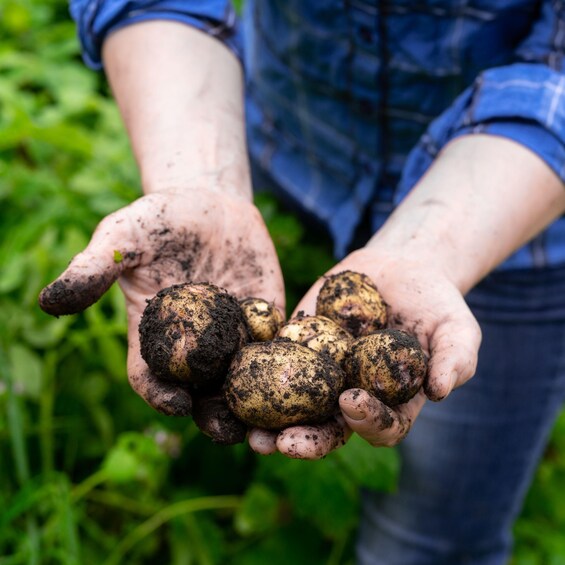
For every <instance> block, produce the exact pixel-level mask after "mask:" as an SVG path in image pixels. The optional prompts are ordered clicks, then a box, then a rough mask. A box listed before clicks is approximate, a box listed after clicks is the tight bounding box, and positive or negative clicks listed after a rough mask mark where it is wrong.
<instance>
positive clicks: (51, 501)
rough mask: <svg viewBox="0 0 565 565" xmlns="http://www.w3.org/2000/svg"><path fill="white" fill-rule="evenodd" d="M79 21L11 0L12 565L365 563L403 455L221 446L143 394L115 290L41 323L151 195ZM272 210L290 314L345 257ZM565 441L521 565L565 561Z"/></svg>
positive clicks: (0, 552)
mask: <svg viewBox="0 0 565 565" xmlns="http://www.w3.org/2000/svg"><path fill="white" fill-rule="evenodd" d="M67 11H68V8H67V4H66V2H65V1H64V0H46V1H44V0H42V1H40V0H17V1H16V0H4V1H3V2H2V3H0V21H1V22H2V32H3V33H2V36H1V37H0V265H1V269H0V461H2V465H0V505H1V508H2V512H1V513H0V565H8V564H10V565H19V564H33V565H36V564H41V565H51V564H65V565H74V564H82V563H102V564H104V563H105V564H112V563H124V562H125V563H128V564H130V565H136V564H148V563H155V562H163V563H171V564H172V565H191V564H197V565H201V564H202V565H213V564H219V563H234V564H236V565H254V564H257V565H259V564H260V565H263V564H264V563H266V562H268V563H270V564H271V565H277V564H279V563H280V564H281V565H283V564H284V565H286V564H287V563H296V564H302V563H304V564H312V563H328V564H332V565H337V564H343V563H348V562H352V540H353V535H354V530H355V526H356V522H357V515H358V507H359V489H360V487H366V488H373V489H384V490H390V489H393V488H394V486H395V482H396V476H397V472H398V465H399V461H398V457H397V453H396V451H395V450H390V449H377V450H375V449H371V448H369V447H368V446H367V445H365V444H364V443H363V442H362V441H361V440H360V439H359V438H357V437H354V438H353V439H352V440H351V441H350V442H349V443H348V444H347V445H346V446H345V447H344V448H343V449H341V450H339V451H337V452H335V453H332V454H331V455H330V456H328V457H327V458H326V459H324V460H322V461H317V462H303V461H294V460H288V459H285V458H283V457H280V456H272V457H267V458H265V457H259V456H256V455H254V454H253V453H251V452H250V451H249V449H248V447H247V446H246V445H239V446H234V447H231V448H225V447H218V446H215V445H213V444H212V443H211V442H210V441H209V440H208V439H207V438H205V437H204V436H202V435H201V434H200V433H199V432H198V431H197V429H196V428H195V426H194V424H193V423H192V421H191V420H190V419H171V418H166V417H163V416H160V415H158V414H156V413H155V412H154V411H152V410H151V409H150V408H148V407H147V406H146V405H145V404H144V403H143V401H141V400H140V399H139V398H138V397H137V396H136V395H135V394H133V393H132V391H131V390H130V388H129V385H128V383H127V378H126V374H125V366H126V314H125V306H124V302H123V299H122V296H121V294H120V292H119V290H118V288H117V287H113V288H112V289H111V290H110V291H109V292H108V293H107V294H106V296H105V297H104V298H103V299H102V300H101V301H100V302H99V303H97V304H96V305H94V306H93V307H91V308H90V309H89V310H87V311H86V312H85V313H83V314H81V315H77V316H73V317H63V318H60V319H55V318H51V317H49V316H47V315H46V314H44V313H42V312H41V311H40V310H39V308H38V306H37V295H38V293H39V291H40V290H41V288H42V287H43V286H44V285H45V284H46V283H48V282H50V281H51V280H52V279H53V278H54V277H55V276H57V275H58V274H59V273H60V272H61V271H62V270H63V269H64V267H65V266H66V265H67V263H68V261H69V259H70V257H72V256H73V255H74V254H76V253H77V252H79V251H80V250H81V249H83V248H84V246H85V245H86V244H87V242H88V239H89V237H90V234H91V233H92V230H93V229H94V227H95V226H96V224H97V222H98V221H99V220H100V219H101V218H102V217H103V216H104V215H105V214H107V213H109V212H111V211H113V210H115V209H117V208H119V207H121V206H123V205H125V204H127V203H129V202H131V201H132V200H133V199H134V198H136V197H137V196H138V195H139V189H138V186H139V179H138V174H137V171H136V168H135V165H134V162H133V159H132V156H131V152H130V149H129V144H128V141H127V139H126V137H125V134H124V131H123V127H122V124H121V120H120V117H119V115H118V111H117V109H116V107H115V104H114V103H113V101H112V100H111V99H110V98H109V97H108V94H107V86H106V85H105V83H104V80H103V78H102V77H101V76H100V75H97V74H95V73H92V72H91V71H89V70H87V69H86V68H85V67H84V66H83V64H82V62H81V61H80V56H79V49H78V44H77V41H76V38H75V29H74V24H73V23H72V22H71V21H70V18H69V16H68V13H67ZM257 202H258V205H259V207H260V209H261V211H262V213H263V215H264V217H265V219H266V221H267V224H268V227H269V230H270V232H271V234H272V236H273V239H274V241H275V243H276V246H277V250H278V252H279V256H280V259H281V263H282V266H283V270H284V272H285V277H286V280H287V283H288V302H289V309H291V308H292V307H294V305H295V304H296V303H297V301H298V299H299V298H300V296H301V295H302V293H303V292H304V291H305V290H306V289H307V288H308V287H309V286H310V284H311V283H312V281H313V280H314V279H315V278H316V277H318V276H320V275H322V274H323V273H324V272H325V271H326V270H327V269H328V268H329V267H330V266H331V265H332V258H331V253H330V246H329V243H328V242H327V241H321V240H319V239H317V238H316V237H314V236H312V234H308V233H307V232H306V231H305V229H304V227H303V226H302V225H301V223H300V222H299V221H298V220H297V219H296V218H295V217H294V216H293V215H291V214H289V213H288V212H285V211H284V210H283V208H282V206H281V205H280V204H279V203H277V202H276V201H275V200H274V199H273V198H271V197H269V196H267V195H261V196H259V197H258V201H257ZM121 259H122V258H121V256H120V255H119V254H117V255H116V256H115V260H116V261H118V262H119V261H120V260H121ZM564 438H565V420H564V419H562V420H561V421H560V424H559V426H558V427H557V428H556V430H555V433H554V439H553V442H552V444H551V447H550V449H549V450H548V453H547V456H546V458H545V459H544V461H543V463H542V466H541V468H540V471H539V473H538V479H537V481H536V484H535V485H534V487H533V489H532V491H531V494H530V497H529V498H528V501H527V503H526V507H525V511H524V514H523V517H522V518H521V520H520V521H519V522H518V525H517V528H516V531H517V534H518V540H517V552H516V558H515V563H517V564H520V565H526V564H530V563H531V564H541V563H544V564H545V563H555V564H557V563H562V562H563V561H564V559H565V549H564V546H563V540H562V536H561V535H560V534H561V532H563V531H564V530H565V515H564V510H563V508H564V507H565V506H564V505H563V504H562V503H561V501H562V500H563V494H562V493H563V492H565V489H564V487H565V484H563V483H564V476H565V473H564V472H563V471H564V467H565V455H564V454H565V445H564V443H563V442H564Z"/></svg>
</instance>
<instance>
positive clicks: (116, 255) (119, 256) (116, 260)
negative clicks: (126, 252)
mask: <svg viewBox="0 0 565 565" xmlns="http://www.w3.org/2000/svg"><path fill="white" fill-rule="evenodd" d="M123 260H124V256H123V255H122V254H121V253H120V252H119V251H118V250H117V249H114V263H121V262H122V261H123Z"/></svg>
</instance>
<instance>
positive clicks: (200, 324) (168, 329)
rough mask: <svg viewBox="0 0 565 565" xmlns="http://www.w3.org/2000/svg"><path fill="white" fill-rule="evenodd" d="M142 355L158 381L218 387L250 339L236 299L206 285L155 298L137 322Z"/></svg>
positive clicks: (170, 291)
mask: <svg viewBox="0 0 565 565" xmlns="http://www.w3.org/2000/svg"><path fill="white" fill-rule="evenodd" d="M139 336H140V342H141V355H142V357H143V359H144V360H145V362H146V363H147V365H148V366H149V368H150V369H151V371H152V372H153V373H154V374H155V375H157V376H158V377H161V378H164V379H172V380H177V381H182V382H185V383H189V384H191V385H193V386H194V387H195V388H210V387H213V386H219V385H220V384H221V383H222V382H223V380H224V378H225V375H226V372H227V369H228V367H229V364H230V361H231V360H232V358H233V356H234V355H235V353H236V352H237V351H238V350H239V349H240V348H241V347H242V346H243V345H244V344H245V343H246V342H247V341H249V332H248V329H247V326H246V324H245V320H244V319H243V314H242V312H241V308H240V306H239V304H238V302H237V300H236V299H235V298H234V297H233V296H231V295H230V294H228V292H227V291H225V290H223V289H221V288H218V287H216V286H214V285H211V284H207V283H200V284H193V283H185V284H178V285H173V286H170V287H168V288H165V289H163V290H161V291H159V292H158V293H157V295H156V296H155V297H154V298H153V299H151V300H150V301H149V302H148V304H147V307H146V308H145V311H144V313H143V316H142V318H141V323H140V324H139Z"/></svg>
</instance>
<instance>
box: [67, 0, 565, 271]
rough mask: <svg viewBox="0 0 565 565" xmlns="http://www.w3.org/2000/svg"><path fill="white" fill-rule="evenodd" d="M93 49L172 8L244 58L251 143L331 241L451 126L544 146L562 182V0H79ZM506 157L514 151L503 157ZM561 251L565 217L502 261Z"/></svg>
mask: <svg viewBox="0 0 565 565" xmlns="http://www.w3.org/2000/svg"><path fill="white" fill-rule="evenodd" d="M71 11H72V14H73V17H74V18H75V20H76V21H77V23H78V27H79V35H80V38H81V41H82V45H83V50H84V57H85V59H86V61H87V63H89V64H90V65H91V66H92V67H94V68H100V67H101V61H100V48H101V45H102V42H103V40H104V37H105V36H106V35H107V34H108V33H109V32H110V31H112V30H115V29H117V28H119V27H121V26H124V25H127V24H129V23H133V22H139V21H144V20H149V19H168V20H175V21H180V22H184V23H186V24H188V25H192V26H195V27H196V28H198V29H200V30H202V31H204V32H206V33H208V34H210V35H212V36H215V37H217V38H218V39H220V40H221V41H223V42H225V43H226V45H227V46H228V47H229V48H231V49H232V50H233V51H234V52H235V53H236V54H237V55H238V56H239V57H241V58H242V59H243V60H244V64H245V69H246V75H247V79H248V80H247V83H248V88H247V122H248V144H249V151H250V153H251V156H252V158H253V159H254V161H255V162H256V163H258V164H259V165H260V166H261V167H263V169H264V170H265V171H267V172H268V173H269V175H270V176H271V178H272V179H273V180H274V181H275V182H276V184H277V185H278V186H279V187H280V189H281V190H282V191H284V194H285V196H286V197H287V198H288V199H289V200H290V201H291V202H294V203H296V204H297V205H299V206H300V207H301V208H302V209H304V210H305V211H307V212H308V213H310V214H311V215H312V216H314V217H316V218H317V219H319V220H320V221H321V222H322V223H323V224H324V225H325V226H326V227H327V228H328V230H329V231H330V233H331V234H332V236H333V238H334V241H335V249H336V255H337V256H338V257H341V256H343V255H344V254H346V253H347V251H348V249H350V247H351V245H352V242H353V241H354V238H355V235H356V232H358V230H359V229H360V226H361V225H363V226H369V227H370V229H371V230H377V229H378V228H379V227H380V226H381V225H382V223H383V222H384V221H385V219H386V218H387V217H388V215H389V214H390V213H391V211H392V209H393V208H394V206H396V205H397V204H398V202H399V201H400V200H401V199H402V198H403V197H404V196H405V195H406V194H407V193H408V191H409V190H410V189H411V188H412V187H413V186H414V184H415V183H416V182H417V181H418V179H419V178H420V177H421V176H422V175H423V174H424V172H425V171H426V169H427V168H428V167H429V166H430V164H431V163H432V161H433V159H434V157H435V156H436V155H437V153H438V152H439V151H440V149H441V148H442V147H443V146H444V145H445V144H446V143H447V142H448V141H450V140H451V139H454V138H456V137H458V136H461V135H464V134H469V133H477V132H484V133H490V134H494V135H500V136H504V137H507V138H510V139H513V140H515V141H517V142H518V143H520V144H522V145H524V146H526V147H528V148H530V149H531V150H532V151H534V152H535V153H537V154H538V155H539V156H540V157H541V158H542V159H543V160H544V161H545V162H546V163H547V164H548V165H549V166H550V167H551V168H552V169H553V170H554V171H555V173H556V174H557V175H559V177H560V178H561V179H562V180H564V181H565V74H564V68H565V67H564V54H565V2H563V1H561V0H546V1H532V0H490V1H487V0H470V1H468V0H421V1H420V2H410V1H408V0H389V1H378V0H373V1H369V0H366V1H364V0H317V1H316V2H304V1H302V0H269V1H268V2H265V1H260V0H247V1H246V3H245V10H244V15H243V18H242V22H241V23H239V22H238V21H237V19H236V17H235V14H234V11H233V9H232V8H231V6H230V5H229V3H228V2H225V1H224V0H138V1H135V0H129V1H126V0H72V1H71ZM509 166H512V164H511V163H510V164H509ZM557 265H565V218H561V219H559V220H558V221H556V222H555V223H554V224H553V225H551V226H550V227H549V228H548V229H546V230H545V231H544V232H543V233H542V234H541V235H540V236H538V237H537V238H535V240H533V241H532V242H530V243H529V244H527V245H526V246H524V247H523V248H522V249H520V250H519V251H518V252H516V253H515V254H514V255H513V256H512V257H510V258H509V259H508V260H507V261H506V262H505V263H504V265H502V267H501V268H503V269H515V268H532V267H544V266H557Z"/></svg>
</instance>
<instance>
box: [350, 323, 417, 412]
mask: <svg viewBox="0 0 565 565" xmlns="http://www.w3.org/2000/svg"><path fill="white" fill-rule="evenodd" d="M345 372H346V374H347V386H348V388H362V389H365V390H367V391H368V392H370V393H371V394H373V395H374V396H376V397H377V398H378V399H379V400H381V401H382V402H384V403H385V404H386V405H387V406H396V405H398V404H403V403H405V402H408V401H409V400H410V399H411V398H412V397H413V396H414V395H415V394H416V393H417V392H418V390H420V388H421V387H422V384H423V383H424V379H425V377H426V356H425V355H424V352H423V350H422V347H421V346H420V343H419V342H418V340H417V339H416V338H415V337H412V336H411V335H410V334H407V333H406V332H403V331H401V330H390V329H389V330H381V331H378V332H377V333H374V334H371V335H368V336H365V337H361V338H359V339H357V340H355V341H354V342H353V345H352V346H351V349H350V351H349V354H348V355H347V358H346V360H345Z"/></svg>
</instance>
